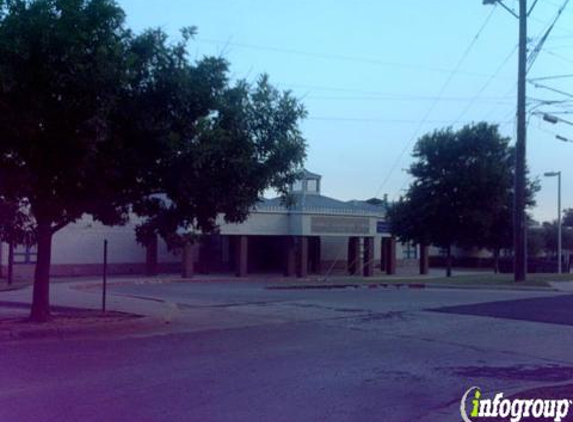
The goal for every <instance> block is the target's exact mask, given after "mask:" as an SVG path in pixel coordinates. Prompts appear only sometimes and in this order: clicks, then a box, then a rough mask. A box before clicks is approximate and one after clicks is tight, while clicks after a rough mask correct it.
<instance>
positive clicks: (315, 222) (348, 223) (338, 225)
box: [310, 216, 370, 234]
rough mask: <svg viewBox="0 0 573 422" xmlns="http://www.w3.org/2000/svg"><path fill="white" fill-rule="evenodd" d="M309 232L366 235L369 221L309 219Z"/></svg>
mask: <svg viewBox="0 0 573 422" xmlns="http://www.w3.org/2000/svg"><path fill="white" fill-rule="evenodd" d="M310 231H311V232H312V233H330V234H368V233H370V220H369V219H368V218H355V217H324V216H321V217H311V220H310Z"/></svg>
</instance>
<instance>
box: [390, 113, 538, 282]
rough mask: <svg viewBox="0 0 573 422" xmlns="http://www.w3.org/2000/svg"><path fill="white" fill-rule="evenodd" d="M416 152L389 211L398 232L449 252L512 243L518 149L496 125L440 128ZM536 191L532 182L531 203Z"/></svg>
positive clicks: (424, 139)
mask: <svg viewBox="0 0 573 422" xmlns="http://www.w3.org/2000/svg"><path fill="white" fill-rule="evenodd" d="M413 156H414V159H415V161H414V163H413V164H412V165H411V167H410V174H411V175H412V176H413V178H414V180H413V182H412V184H411V185H410V188H409V190H408V192H407V194H406V195H405V197H404V198H402V199H401V200H400V201H398V203H396V204H395V205H394V206H393V207H392V208H391V209H390V212H389V218H390V221H391V225H392V231H393V232H394V233H395V234H396V235H397V236H398V237H400V238H401V239H403V240H413V241H416V242H418V243H422V244H428V243H432V244H434V245H437V246H440V247H443V248H447V249H448V251H449V250H450V249H451V247H452V246H453V245H458V246H461V247H472V246H477V247H489V248H492V249H495V250H499V248H501V247H504V246H506V245H507V244H508V242H510V239H511V203H512V198H513V173H514V164H513V163H514V154H513V149H512V148H511V147H510V146H509V139H508V138H504V137H502V136H501V135H500V134H499V132H498V128H497V126H495V125H489V124H487V123H478V124H473V125H467V126H465V127H463V128H462V129H460V130H458V131H453V130H452V129H451V128H448V129H444V130H438V131H435V132H433V133H431V134H428V135H425V136H423V137H422V138H421V139H420V140H419V141H418V143H417V144H416V146H415V149H414V154H413ZM534 190H535V187H534V185H530V193H529V197H530V199H529V202H530V203H531V201H532V195H533V192H534ZM448 261H450V260H448ZM449 265H450V262H448V274H450V272H451V268H450V267H449Z"/></svg>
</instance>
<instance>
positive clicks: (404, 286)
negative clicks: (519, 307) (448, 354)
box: [267, 283, 559, 292]
mask: <svg viewBox="0 0 573 422" xmlns="http://www.w3.org/2000/svg"><path fill="white" fill-rule="evenodd" d="M378 288H381V289H391V288H395V289H452V290H455V289H462V290H513V291H543V292H557V291H559V290H558V289H555V288H553V287H543V286H519V287H518V286H506V285H467V284H466V285H459V284H432V283H364V284H361V283H348V284H301V285H290V286H269V287H267V289H268V290H337V289H341V290H342V289H378Z"/></svg>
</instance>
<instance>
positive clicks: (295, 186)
mask: <svg viewBox="0 0 573 422" xmlns="http://www.w3.org/2000/svg"><path fill="white" fill-rule="evenodd" d="M292 190H294V191H301V190H302V180H297V181H296V182H294V183H293V184H292Z"/></svg>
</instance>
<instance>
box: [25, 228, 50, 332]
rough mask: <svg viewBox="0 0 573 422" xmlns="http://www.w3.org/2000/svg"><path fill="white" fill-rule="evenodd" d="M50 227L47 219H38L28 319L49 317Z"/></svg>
mask: <svg viewBox="0 0 573 422" xmlns="http://www.w3.org/2000/svg"><path fill="white" fill-rule="evenodd" d="M52 234H53V233H52V227H51V224H50V222H49V221H38V228H37V240H38V257H37V260H36V271H35V273H34V293H33V299H32V311H31V313H30V320H31V321H34V322H46V321H48V320H49V319H50V259H51V254H52Z"/></svg>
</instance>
